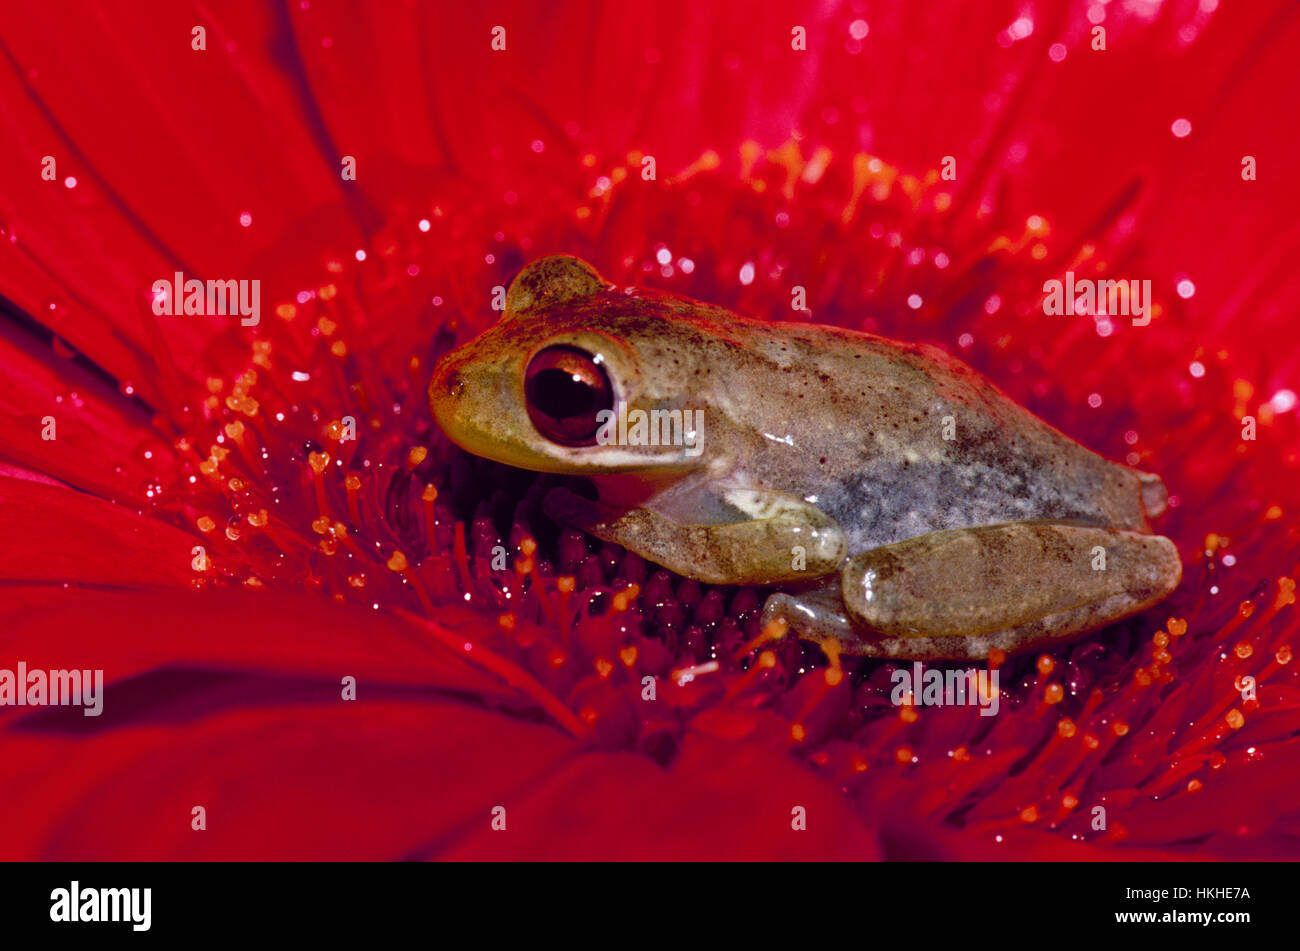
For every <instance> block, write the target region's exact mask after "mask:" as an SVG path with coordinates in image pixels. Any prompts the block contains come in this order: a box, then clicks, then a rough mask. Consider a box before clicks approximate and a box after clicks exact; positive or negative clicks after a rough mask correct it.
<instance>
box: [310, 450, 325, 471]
mask: <svg viewBox="0 0 1300 951" xmlns="http://www.w3.org/2000/svg"><path fill="white" fill-rule="evenodd" d="M307 464H308V465H309V466H311V468H312V471H313V472H316V473H321V472H324V471H325V467H326V466H328V465H329V464H330V454H329V453H328V452H312V453H308V454H307Z"/></svg>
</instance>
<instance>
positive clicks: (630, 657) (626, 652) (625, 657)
mask: <svg viewBox="0 0 1300 951" xmlns="http://www.w3.org/2000/svg"><path fill="white" fill-rule="evenodd" d="M636 658H637V650H636V645H635V644H632V645H629V646H627V647H624V648H623V649H622V650H620V651H619V652H618V659H619V660H621V661H622V662H623V666H624V667H631V666H632V665H633V664H635V663H636Z"/></svg>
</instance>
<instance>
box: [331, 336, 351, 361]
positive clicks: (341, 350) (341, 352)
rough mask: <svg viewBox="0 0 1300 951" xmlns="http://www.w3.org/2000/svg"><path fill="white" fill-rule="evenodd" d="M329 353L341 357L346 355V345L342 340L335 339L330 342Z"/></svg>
mask: <svg viewBox="0 0 1300 951" xmlns="http://www.w3.org/2000/svg"><path fill="white" fill-rule="evenodd" d="M330 353H332V354H334V356H336V357H339V358H340V359H342V358H343V357H346V356H347V355H348V345H347V344H346V343H344V342H343V341H342V340H335V341H334V342H333V343H332V344H330Z"/></svg>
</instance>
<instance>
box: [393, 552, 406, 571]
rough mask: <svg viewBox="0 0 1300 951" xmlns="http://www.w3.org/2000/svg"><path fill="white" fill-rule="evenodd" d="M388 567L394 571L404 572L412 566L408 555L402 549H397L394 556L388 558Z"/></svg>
mask: <svg viewBox="0 0 1300 951" xmlns="http://www.w3.org/2000/svg"><path fill="white" fill-rule="evenodd" d="M388 567H389V569H390V570H392V571H397V572H402V571H405V570H406V569H407V568H408V567H410V566H409V565H408V563H407V561H406V556H405V555H403V554H402V553H401V552H400V551H395V552H393V557H392V558H389V559H388Z"/></svg>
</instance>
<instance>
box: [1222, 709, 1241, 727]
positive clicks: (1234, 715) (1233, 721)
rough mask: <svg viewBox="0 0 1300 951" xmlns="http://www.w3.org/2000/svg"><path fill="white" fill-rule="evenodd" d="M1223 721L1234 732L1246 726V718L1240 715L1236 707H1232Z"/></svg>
mask: <svg viewBox="0 0 1300 951" xmlns="http://www.w3.org/2000/svg"><path fill="white" fill-rule="evenodd" d="M1223 719H1225V720H1227V721H1228V726H1230V727H1232V728H1233V729H1234V730H1240V729H1241V728H1242V727H1243V726H1245V725H1246V718H1245V717H1244V716H1242V715H1241V711H1240V710H1238V709H1237V708H1236V707H1233V708H1232V709H1231V710H1229V711H1228V712H1227V713H1226V714H1224V717H1223Z"/></svg>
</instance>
